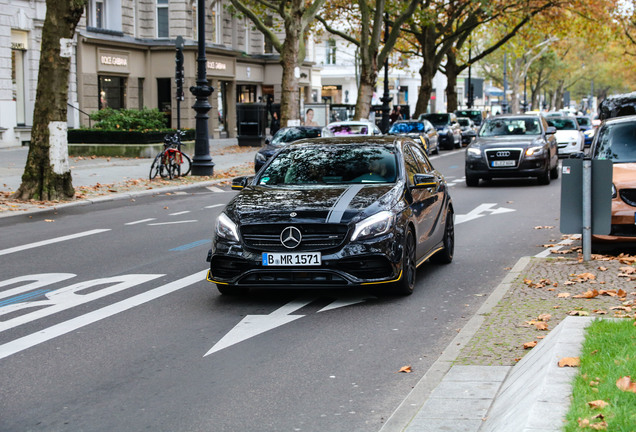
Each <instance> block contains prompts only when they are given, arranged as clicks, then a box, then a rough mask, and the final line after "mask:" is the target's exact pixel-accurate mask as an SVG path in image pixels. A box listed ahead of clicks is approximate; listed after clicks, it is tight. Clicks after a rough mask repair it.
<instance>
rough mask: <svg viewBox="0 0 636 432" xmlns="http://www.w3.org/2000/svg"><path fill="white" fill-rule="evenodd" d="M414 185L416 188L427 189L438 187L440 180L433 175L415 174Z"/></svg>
mask: <svg viewBox="0 0 636 432" xmlns="http://www.w3.org/2000/svg"><path fill="white" fill-rule="evenodd" d="M413 183H415V185H414V186H413V187H415V188H427V187H431V186H437V185H438V184H439V179H438V178H437V177H436V176H435V175H433V174H415V175H414V176H413Z"/></svg>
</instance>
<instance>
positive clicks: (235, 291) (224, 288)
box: [216, 284, 250, 296]
mask: <svg viewBox="0 0 636 432" xmlns="http://www.w3.org/2000/svg"><path fill="white" fill-rule="evenodd" d="M216 289H217V290H219V293H221V294H222V295H226V296H242V295H245V294H247V293H248V292H249V291H250V289H249V288H245V287H236V286H232V285H221V284H216Z"/></svg>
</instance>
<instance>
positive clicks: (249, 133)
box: [236, 103, 267, 147]
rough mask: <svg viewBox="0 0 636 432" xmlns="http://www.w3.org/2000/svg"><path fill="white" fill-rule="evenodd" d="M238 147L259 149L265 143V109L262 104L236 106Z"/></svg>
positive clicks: (240, 104)
mask: <svg viewBox="0 0 636 432" xmlns="http://www.w3.org/2000/svg"><path fill="white" fill-rule="evenodd" d="M236 121H237V128H236V129H237V139H238V144H239V146H252V147H260V146H262V145H263V143H264V142H265V136H266V128H267V109H266V105H265V104H264V103H239V104H236Z"/></svg>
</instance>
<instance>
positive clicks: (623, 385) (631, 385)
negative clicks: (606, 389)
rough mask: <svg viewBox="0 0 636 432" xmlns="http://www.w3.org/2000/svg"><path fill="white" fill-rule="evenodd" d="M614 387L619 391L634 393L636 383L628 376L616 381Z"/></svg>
mask: <svg viewBox="0 0 636 432" xmlns="http://www.w3.org/2000/svg"><path fill="white" fill-rule="evenodd" d="M616 387H618V389H619V390H621V391H626V392H631V393H636V382H634V381H632V377H630V376H624V377H621V378H619V379H618V380H616Z"/></svg>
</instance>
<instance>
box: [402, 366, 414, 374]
mask: <svg viewBox="0 0 636 432" xmlns="http://www.w3.org/2000/svg"><path fill="white" fill-rule="evenodd" d="M398 372H402V373H411V372H413V369H412V368H411V366H403V367H402V368H401V369H400V370H399V371H398Z"/></svg>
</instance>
